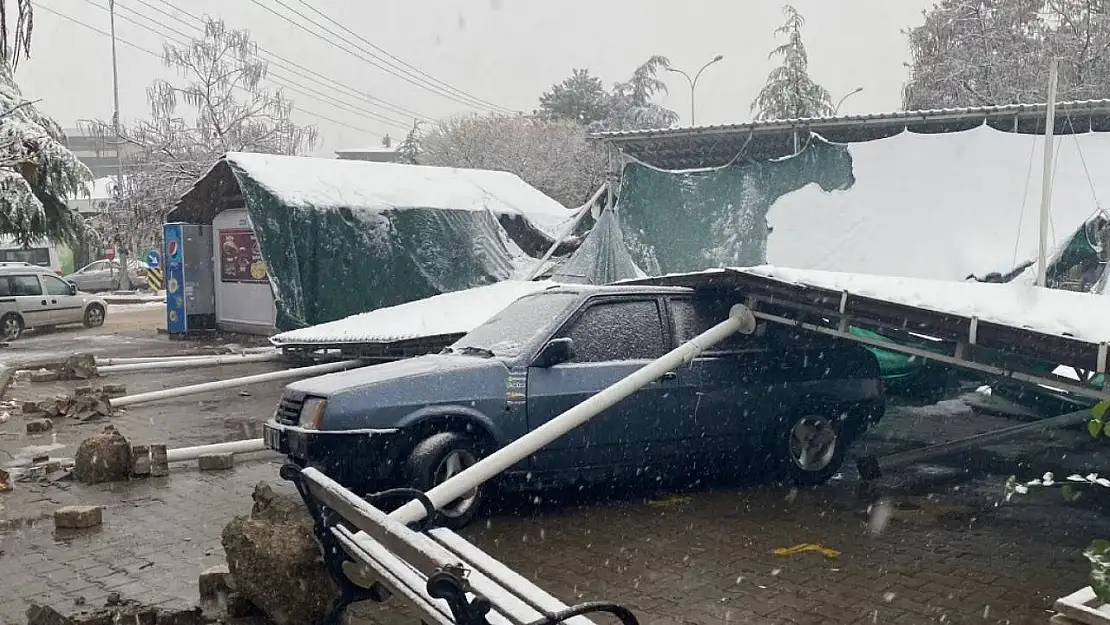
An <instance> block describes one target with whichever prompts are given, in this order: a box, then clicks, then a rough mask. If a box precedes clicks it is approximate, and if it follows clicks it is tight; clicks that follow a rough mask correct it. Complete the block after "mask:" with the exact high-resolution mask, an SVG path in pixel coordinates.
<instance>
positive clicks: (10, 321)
mask: <svg viewBox="0 0 1110 625" xmlns="http://www.w3.org/2000/svg"><path fill="white" fill-rule="evenodd" d="M0 329H2V330H3V332H4V339H5V340H8V341H14V340H16V339H17V338H19V335H21V334H23V319H22V318H20V316H19V315H17V314H15V313H8V314H6V315H4V317H3V318H0Z"/></svg>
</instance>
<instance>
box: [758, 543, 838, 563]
mask: <svg viewBox="0 0 1110 625" xmlns="http://www.w3.org/2000/svg"><path fill="white" fill-rule="evenodd" d="M806 551H816V552H817V553H819V554H821V555H823V556H825V557H826V558H828V559H830V560H832V559H833V558H835V557H837V556H839V555H840V552H839V551H837V550H836V549H830V548H828V547H823V546H821V545H819V544H817V543H802V544H800V545H794V546H793V547H779V548H777V549H775V551H774V554H775V555H776V556H792V555H794V554H796V553H803V552H806Z"/></svg>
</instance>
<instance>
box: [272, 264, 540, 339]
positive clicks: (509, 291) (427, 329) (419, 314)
mask: <svg viewBox="0 0 1110 625" xmlns="http://www.w3.org/2000/svg"><path fill="white" fill-rule="evenodd" d="M554 284H555V283H554V282H548V281H536V282H526V281H516V280H506V281H504V282H498V283H496V284H490V285H487V286H480V287H477V288H473V289H467V290H465V291H455V292H453V293H444V294H442V295H436V296H434V297H429V298H427V299H422V300H418V301H415V302H408V303H406V304H400V305H398V306H390V307H389V308H379V309H378V310H374V311H371V312H367V313H362V314H359V315H352V316H350V317H347V318H346V319H340V320H338V321H332V322H330V323H322V324H320V325H316V326H312V327H308V328H300V329H298V330H292V331H289V332H284V333H282V334H278V335H276V336H273V337H271V338H270V341H271V342H272V343H274V344H275V345H324V344H328V345H337V344H344V343H355V344H357V343H390V342H394V341H405V340H411V339H418V338H427V337H433V336H444V335H449V334H464V333H466V332H470V331H471V330H473V329H474V328H476V327H478V326H479V325H481V324H482V323H484V322H486V321H487V320H488V319H490V318H491V317H493V316H494V315H496V314H497V313H499V312H501V311H502V310H503V309H505V308H506V307H507V306H508V305H509V304H512V303H513V302H515V301H516V300H518V299H520V298H521V297H524V296H525V295H528V294H529V293H535V292H537V291H542V290H543V289H545V288H547V287H549V286H552V285H554Z"/></svg>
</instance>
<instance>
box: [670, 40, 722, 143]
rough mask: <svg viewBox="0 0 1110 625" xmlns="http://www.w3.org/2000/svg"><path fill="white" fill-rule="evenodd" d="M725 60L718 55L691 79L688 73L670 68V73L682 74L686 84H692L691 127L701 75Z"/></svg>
mask: <svg viewBox="0 0 1110 625" xmlns="http://www.w3.org/2000/svg"><path fill="white" fill-rule="evenodd" d="M723 58H725V56H724V55H723V54H718V55H717V56H715V57H713V60H711V61H709V62H708V63H706V64H705V65H702V66H701V69H699V70H698V73H696V74H694V77H693V78H690V75H689V74H687V73H686V72H684V71H682V70H680V69H675V68H673V67H668V68H667V71H668V72H674V73H676V74H682V75H683V76H685V77H686V82H688V83H690V125H691V126H693V125H694V87H696V86H697V85H698V78H701V73H702V72H704V71H705V68H707V67H709V66H710V65H712V64H714V63H716V62H717V61H720V60H721V59H723Z"/></svg>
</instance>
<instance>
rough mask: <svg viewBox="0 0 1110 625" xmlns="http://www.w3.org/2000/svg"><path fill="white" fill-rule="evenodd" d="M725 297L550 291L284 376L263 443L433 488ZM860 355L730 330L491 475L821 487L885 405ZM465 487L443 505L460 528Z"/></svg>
mask: <svg viewBox="0 0 1110 625" xmlns="http://www.w3.org/2000/svg"><path fill="white" fill-rule="evenodd" d="M735 301H739V300H738V299H732V298H726V297H721V296H716V297H701V296H699V295H698V294H696V293H694V292H693V291H690V290H686V289H681V288H662V287H632V286H605V287H591V286H558V287H553V288H550V289H547V290H544V291H541V292H538V293H535V294H532V295H528V296H526V297H523V298H521V299H520V300H518V301H517V302H515V303H514V304H512V305H510V306H509V307H508V308H506V309H505V310H503V311H501V312H500V313H498V314H497V315H496V316H494V317H493V318H492V319H490V320H489V321H487V322H486V323H484V324H482V325H481V326H479V327H478V328H475V329H474V331H472V332H471V333H469V334H467V335H466V336H465V337H463V338H462V339H460V340H459V341H458V342H457V343H455V345H453V346H452V347H450V348H448V349H447V350H445V351H444V353H441V354H437V355H428V356H422V357H419V358H413V359H409V360H401V361H397V362H391V363H387V364H380V365H375V366H370V367H365V368H361V369H356V370H353V371H348V372H344V373H336V374H331V375H326V376H322V377H318V378H312V379H309V380H304V381H300V382H296V383H293V384H290V385H289V386H287V387H286V389H285V393H284V395H283V396H282V399H281V403H280V405H279V406H278V408H277V411H276V414H275V416H274V419H273V420H272V421H270V422H268V423H267V424H266V431H265V440H266V444H267V446H269V447H270V448H272V449H275V450H278V451H280V452H282V453H284V454H287V455H288V456H289V457H290V458H291V459H292V460H294V461H295V462H297V463H299V464H301V465H304V466H313V467H317V468H319V469H321V470H322V471H324V472H325V473H326V474H328V475H329V476H331V477H332V478H334V479H336V480H337V481H339V482H340V483H343V484H344V485H346V486H348V487H350V488H354V489H365V490H364V491H363V492H373V491H376V490H381V489H386V488H393V487H402V486H403V487H414V488H417V489H420V490H422V491H426V490H428V489H430V488H431V487H432V486H434V485H435V484H438V483H439V482H442V481H443V480H445V479H446V478H447V477H450V476H451V475H454V474H455V473H458V472H459V471H461V470H462V469H464V468H466V467H468V466H470V465H472V464H474V463H475V462H476V461H477V460H478V459H480V458H481V457H482V456H483V455H485V454H488V453H490V452H491V451H493V450H495V449H497V448H499V447H501V446H504V445H505V444H507V443H509V442H511V441H512V440H514V439H516V438H518V437H520V436H521V435H523V434H525V433H526V432H528V431H530V430H532V429H533V428H536V427H537V426H539V425H541V424H543V423H545V422H547V421H549V420H551V419H552V418H554V417H556V416H558V415H559V414H560V413H562V412H563V411H565V410H567V409H569V408H571V407H572V406H574V405H576V404H578V403H580V402H582V401H584V400H585V399H587V398H589V397H590V396H592V395H594V394H596V393H597V392H598V391H601V390H602V389H604V388H606V387H607V386H610V385H612V384H613V383H614V382H616V381H618V380H620V379H621V378H623V377H625V376H627V375H629V374H630V373H632V372H633V371H635V370H637V369H639V368H640V367H643V366H644V365H645V364H647V363H648V362H650V361H652V360H654V359H656V358H658V357H659V356H662V355H663V354H665V353H666V352H667V351H669V350H671V349H673V348H674V347H675V346H677V345H679V344H681V343H683V342H685V341H687V340H688V339H690V338H692V337H694V336H696V335H697V334H699V333H701V332H703V331H704V330H706V329H708V328H709V327H711V326H713V325H714V324H716V323H719V322H720V321H722V320H724V319H725V317H726V316H727V313H728V309H729V306H730V305H731V304H732V303H734V302H735ZM884 407H885V401H884V397H883V390H882V384H881V382H880V380H879V368H878V363H877V361H876V359H875V356H874V355H873V354H871V353H870V352H869V351H867V350H866V349H863V348H862V347H859V346H858V345H855V344H853V343H848V342H841V341H838V340H836V339H830V338H827V337H821V336H819V335H816V334H811V333H805V332H804V331H801V330H795V329H792V328H787V327H784V326H779V325H776V324H767V325H764V324H760V326H759V327H758V328H757V330H756V332H755V333H754V334H752V335H734V336H733V337H731V338H729V339H727V340H726V341H725V342H724V343H722V344H719V345H717V346H715V347H713V348H711V349H710V350H709V351H707V352H705V353H704V354H702V356H701V357H699V358H697V359H695V360H694V361H693V362H692V363H690V364H689V365H686V366H683V367H681V368H678V369H676V370H674V371H673V372H670V373H667V374H666V375H665V376H663V378H662V379H660V380H658V381H656V382H654V383H652V384H650V385H648V386H647V387H645V388H644V389H642V390H640V391H638V392H636V393H635V394H633V395H632V396H630V397H628V398H627V399H625V400H623V401H621V402H619V403H618V404H616V405H615V406H613V407H612V408H610V409H608V410H606V411H605V412H603V413H601V414H599V415H597V416H596V417H594V418H593V419H592V420H590V421H588V422H586V423H585V424H583V425H581V426H579V427H578V428H576V429H575V430H573V431H571V432H570V433H568V434H567V435H565V436H563V437H562V438H560V439H558V440H556V441H555V442H553V443H551V444H550V445H549V446H548V447H546V448H544V449H543V450H541V451H540V452H538V453H536V454H535V455H533V456H532V457H531V458H528V459H527V460H526V461H524V462H521V463H520V464H519V465H517V466H515V467H514V468H513V469H511V470H510V471H508V472H507V473H506V474H504V475H503V476H502V479H501V482H500V484H501V486H503V487H506V488H511V489H536V488H544V487H549V486H564V485H569V484H571V483H575V482H577V483H583V482H585V483H597V482H612V481H613V480H616V479H621V478H623V477H631V476H637V475H638V476H643V475H662V474H675V473H676V472H679V471H683V472H693V474H694V475H702V474H705V475H708V474H709V473H711V472H720V470H722V469H723V470H724V471H725V472H743V471H746V470H750V469H751V468H753V465H754V466H755V468H757V469H760V470H768V469H773V470H774V471H773V472H774V473H777V474H779V475H781V476H784V477H788V478H790V479H792V480H794V481H795V482H796V483H798V484H821V483H824V482H825V481H827V480H828V479H829V478H830V477H832V475H833V474H834V473H835V472H836V471H837V470H838V469H839V467H840V464H841V462H842V461H843V459H844V453H845V450H846V448H847V447H848V446H849V445H850V444H851V442H852V441H853V440H854V439H855V438H856V437H857V436H858V434H859V433H861V432H862V431H864V430H865V429H866V428H867V427H868V426H869V425H870V424H872V423H874V422H875V421H876V420H878V419H879V418H880V417H881V416H882V414H883V411H884ZM486 494H487V492H486V489H485V488H483V489H478V490H476V491H473V492H471V493H470V494H468V496H466V497H464V498H463V499H460V500H458V501H455V502H453V503H452V504H451V505H449V506H447V508H446V509H445V510H443V516H444V518H445V521H446V524H448V525H450V526H453V527H461V526H463V525H465V524H467V523H468V522H470V521H471V520H472V519H473V518H474V516H475V514H477V513H478V511H479V509H480V506H481V504H482V502H483V501H484V499H485V497H486Z"/></svg>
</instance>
